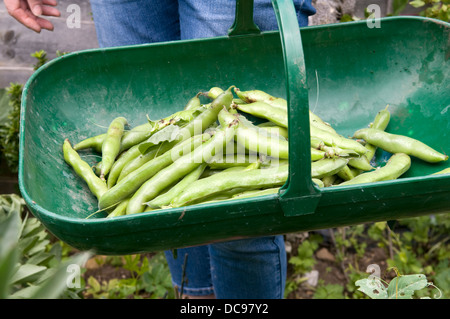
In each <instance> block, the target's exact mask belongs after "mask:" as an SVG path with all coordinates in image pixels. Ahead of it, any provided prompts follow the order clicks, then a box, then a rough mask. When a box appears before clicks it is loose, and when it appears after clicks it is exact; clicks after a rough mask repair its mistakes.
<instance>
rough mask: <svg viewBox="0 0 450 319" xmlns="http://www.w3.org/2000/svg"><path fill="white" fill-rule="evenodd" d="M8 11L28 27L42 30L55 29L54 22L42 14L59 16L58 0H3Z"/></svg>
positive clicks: (37, 30) (38, 30)
mask: <svg viewBox="0 0 450 319" xmlns="http://www.w3.org/2000/svg"><path fill="white" fill-rule="evenodd" d="M3 2H4V3H5V7H6V10H8V13H9V14H10V15H11V16H12V17H13V18H14V19H16V20H17V21H19V22H20V23H22V24H23V25H24V26H26V27H27V28H29V29H31V30H33V31H36V32H41V30H42V29H46V30H50V31H52V30H53V23H51V22H50V21H49V20H47V19H44V18H41V17H40V16H53V17H59V16H60V15H61V13H60V12H59V10H58V9H56V8H55V6H56V5H57V2H56V0H3Z"/></svg>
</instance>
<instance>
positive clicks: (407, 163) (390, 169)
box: [338, 153, 411, 186]
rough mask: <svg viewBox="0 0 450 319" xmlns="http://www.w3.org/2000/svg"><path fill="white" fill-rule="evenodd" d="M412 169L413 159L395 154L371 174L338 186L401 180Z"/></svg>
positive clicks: (361, 175)
mask: <svg viewBox="0 0 450 319" xmlns="http://www.w3.org/2000/svg"><path fill="white" fill-rule="evenodd" d="M410 167H411V157H410V156H409V155H407V154H404V153H396V154H393V155H392V156H391V157H390V158H389V160H388V162H387V163H386V165H384V166H383V167H380V168H378V169H376V170H374V171H371V172H365V173H362V174H360V175H358V176H356V177H355V178H353V179H351V180H349V181H345V182H343V183H341V184H339V185H338V186H346V185H355V184H363V183H374V182H379V181H387V180H393V179H397V178H399V177H400V176H401V175H403V174H404V173H405V172H406V171H407V170H408V169H409V168H410Z"/></svg>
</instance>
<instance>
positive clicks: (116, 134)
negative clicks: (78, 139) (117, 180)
mask: <svg viewBox="0 0 450 319" xmlns="http://www.w3.org/2000/svg"><path fill="white" fill-rule="evenodd" d="M125 125H127V120H126V119H125V118H124V117H117V118H115V119H114V120H113V121H112V122H111V124H110V125H109V127H108V131H107V132H106V137H105V140H104V141H103V144H102V168H101V171H100V178H101V179H104V178H105V176H106V175H107V174H108V173H109V171H110V169H111V167H112V166H113V164H114V161H115V160H116V158H117V156H118V155H119V152H120V141H121V139H122V136H123V132H124V129H125Z"/></svg>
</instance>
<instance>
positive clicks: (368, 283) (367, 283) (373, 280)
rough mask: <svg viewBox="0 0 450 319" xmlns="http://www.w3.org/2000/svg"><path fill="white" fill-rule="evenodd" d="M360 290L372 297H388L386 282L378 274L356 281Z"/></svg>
mask: <svg viewBox="0 0 450 319" xmlns="http://www.w3.org/2000/svg"><path fill="white" fill-rule="evenodd" d="M355 285H356V286H357V287H359V288H358V290H359V291H362V292H363V293H365V294H366V295H367V296H369V297H370V298H372V299H387V297H388V293H387V290H386V287H385V286H384V284H383V283H382V282H381V281H380V279H379V278H378V277H376V276H373V277H369V278H364V279H360V280H358V281H356V282H355Z"/></svg>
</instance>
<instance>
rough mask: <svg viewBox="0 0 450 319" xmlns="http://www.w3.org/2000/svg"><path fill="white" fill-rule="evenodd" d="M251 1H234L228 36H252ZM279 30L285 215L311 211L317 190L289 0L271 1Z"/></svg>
mask: <svg viewBox="0 0 450 319" xmlns="http://www.w3.org/2000/svg"><path fill="white" fill-rule="evenodd" d="M253 4H254V0H236V17H235V21H234V23H233V25H232V26H231V28H230V29H229V32H228V35H229V36H236V35H254V34H259V33H260V30H259V28H258V26H256V25H255V23H254V21H253ZM272 5H273V8H274V10H275V14H276V18H277V23H278V27H279V32H280V38H281V44H282V49H283V58H284V66H285V77H286V99H287V103H288V118H289V128H288V129H289V150H290V151H289V164H290V165H289V178H288V181H287V183H286V184H285V185H284V186H283V187H282V189H281V191H280V200H279V201H280V205H281V207H282V210H283V212H284V215H285V216H299V215H306V214H311V213H314V212H315V210H316V207H317V205H318V203H319V200H320V196H321V192H320V190H318V188H317V187H316V186H315V185H314V183H313V181H312V178H311V151H310V149H311V134H310V126H309V99H308V87H307V81H306V67H305V58H304V55H303V44H302V38H301V34H300V28H299V24H298V19H297V14H296V11H295V7H294V4H293V0H272Z"/></svg>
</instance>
